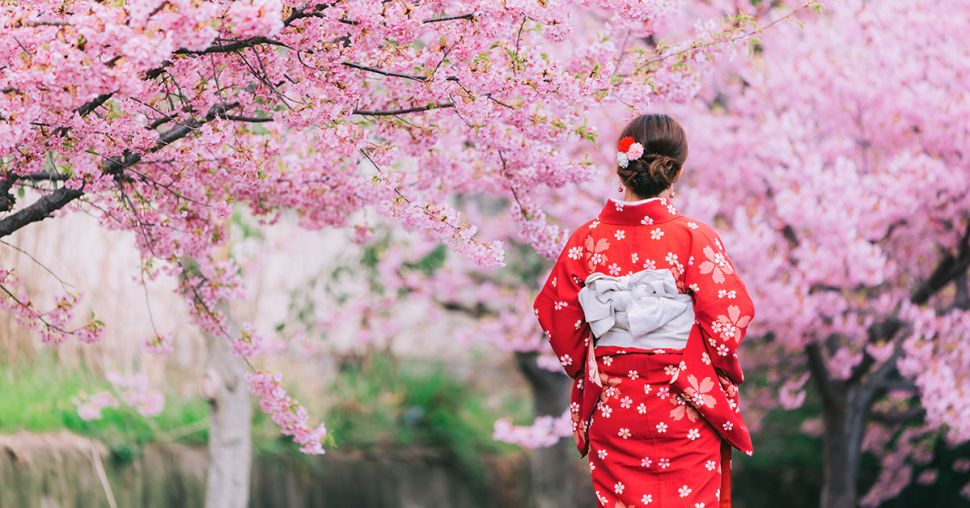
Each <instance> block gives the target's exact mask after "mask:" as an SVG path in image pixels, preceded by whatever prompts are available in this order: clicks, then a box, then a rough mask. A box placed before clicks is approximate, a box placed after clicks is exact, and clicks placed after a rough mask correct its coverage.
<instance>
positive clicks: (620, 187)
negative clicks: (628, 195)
mask: <svg viewBox="0 0 970 508" xmlns="http://www.w3.org/2000/svg"><path fill="white" fill-rule="evenodd" d="M616 192H619V193H620V194H622V193H623V186H622V185H620V186H619V187H617V188H616Z"/></svg>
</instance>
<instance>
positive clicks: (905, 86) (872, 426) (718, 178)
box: [678, 0, 970, 508]
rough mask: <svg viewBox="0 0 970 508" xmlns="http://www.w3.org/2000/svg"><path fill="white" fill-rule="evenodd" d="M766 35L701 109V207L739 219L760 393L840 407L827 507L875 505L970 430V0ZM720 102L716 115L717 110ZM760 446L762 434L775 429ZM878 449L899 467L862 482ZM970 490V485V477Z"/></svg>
mask: <svg viewBox="0 0 970 508" xmlns="http://www.w3.org/2000/svg"><path fill="white" fill-rule="evenodd" d="M827 10H828V12H827V14H826V15H825V16H824V18H823V19H822V20H820V21H818V22H812V23H809V24H808V25H807V26H806V27H804V28H798V27H794V26H790V25H789V26H784V27H779V28H778V29H777V30H774V31H771V32H770V33H765V35H764V37H763V40H762V41H760V43H759V46H758V48H757V49H758V55H757V58H756V59H755V60H754V62H753V64H752V65H749V66H743V67H741V68H740V69H736V70H734V71H733V72H729V73H727V74H725V75H720V76H718V79H716V80H715V81H716V82H717V86H716V88H714V89H710V90H709V92H708V93H705V98H706V101H705V102H704V103H703V104H702V105H701V107H700V108H698V109H696V110H694V111H687V110H683V111H680V114H681V115H682V116H683V117H684V119H685V120H686V121H685V123H686V124H687V125H686V128H687V131H688V132H689V133H690V134H691V139H692V141H693V140H701V141H700V142H694V143H693V144H692V147H691V156H690V161H689V165H688V166H689V167H688V170H687V172H688V176H687V178H688V183H687V187H689V189H685V190H684V191H683V192H678V194H679V195H680V194H683V198H681V199H684V200H685V202H686V205H685V206H684V208H685V209H687V210H688V211H690V212H693V213H694V214H695V215H698V216H700V217H701V218H707V219H708V220H711V221H713V222H715V223H717V224H720V225H721V226H722V228H723V229H725V230H726V233H725V241H726V242H727V243H729V244H730V251H731V252H732V257H733V259H734V261H735V262H736V264H737V265H738V269H739V270H741V271H742V272H743V273H744V274H745V275H746V281H747V283H748V285H749V287H750V288H751V289H752V291H753V292H754V294H755V295H756V304H757V305H758V308H759V311H758V315H759V316H760V317H759V319H758V320H756V322H755V323H754V324H753V325H752V326H753V327H752V330H751V331H752V336H756V335H758V334H759V332H760V334H761V335H762V336H763V337H764V338H763V339H762V340H757V339H751V340H749V341H748V342H747V344H748V346H747V352H746V355H745V357H744V361H745V366H746V368H747V369H749V370H753V369H763V370H762V371H763V372H769V376H770V377H769V379H771V380H772V381H773V382H774V383H777V384H776V385H775V388H776V393H774V394H773V395H772V396H771V397H767V398H762V397H749V398H748V399H747V400H749V401H752V402H756V403H757V404H760V405H769V404H772V405H775V406H777V405H779V404H780V405H781V406H783V407H785V408H789V409H793V408H797V407H799V406H801V405H802V404H803V403H804V401H805V397H806V390H807V389H808V387H807V386H806V385H807V384H808V383H809V381H810V382H811V384H812V386H814V389H815V392H816V393H817V395H818V399H819V400H820V403H821V408H822V410H821V415H820V419H821V428H822V434H823V441H824V455H825V472H824V488H823V491H822V499H821V505H822V506H823V507H825V508H848V507H853V506H856V505H857V504H859V503H860V501H861V503H862V504H863V505H864V506H875V505H877V504H879V503H880V502H882V501H884V500H886V499H889V498H892V497H894V496H896V495H897V494H898V493H899V492H900V491H901V490H902V489H903V488H904V487H905V486H906V485H907V484H909V483H910V482H911V481H912V480H914V479H915V478H917V477H920V479H921V482H922V483H926V482H930V483H931V482H932V481H933V478H934V475H933V474H932V471H924V472H923V473H930V474H923V473H920V469H921V467H922V466H923V465H924V464H926V463H928V462H929V461H930V460H931V459H932V457H933V452H932V450H933V449H934V444H935V443H936V442H937V441H939V440H943V441H945V442H946V443H947V444H950V445H955V444H959V443H964V442H966V441H967V440H968V439H970V424H968V422H970V419H968V418H967V415H968V412H970V403H968V402H967V400H968V397H967V395H968V393H970V377H968V376H970V369H968V364H967V359H968V358H970V352H968V349H967V347H968V344H970V341H968V340H967V339H968V337H970V328H968V326H970V315H968V309H970V297H968V294H970V288H968V283H967V269H968V266H970V197H968V193H967V190H968V189H970V163H968V158H967V157H966V154H965V153H964V152H965V149H964V147H966V146H968V141H970V124H968V123H967V122H966V118H967V116H968V114H970V97H968V96H967V94H966V90H967V89H968V85H970V83H968V81H967V79H968V76H970V54H968V52H967V48H966V44H965V42H964V40H963V37H962V36H961V35H960V34H962V33H965V32H966V30H967V29H968V28H970V10H968V5H967V4H966V3H965V2H959V1H942V2H933V3H919V4H917V3H913V2H906V1H901V0H887V1H881V2H864V1H847V2H840V3H838V4H837V5H830V6H827ZM712 113H713V114H712ZM756 447H757V442H756ZM863 452H873V453H875V454H876V455H877V456H879V457H881V463H882V471H881V473H880V476H879V477H878V479H877V481H876V482H875V484H874V485H872V486H871V488H870V489H869V490H868V492H866V493H865V494H864V496H860V495H859V493H858V489H859V487H860V486H859V485H858V471H859V464H860V459H861V456H862V453H863ZM964 492H966V493H968V494H970V486H968V487H966V488H965V489H964Z"/></svg>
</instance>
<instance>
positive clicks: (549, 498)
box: [515, 353, 577, 508]
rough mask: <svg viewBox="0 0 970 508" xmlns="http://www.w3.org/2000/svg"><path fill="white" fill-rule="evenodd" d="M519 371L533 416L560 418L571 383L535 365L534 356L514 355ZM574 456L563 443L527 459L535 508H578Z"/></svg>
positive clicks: (567, 441)
mask: <svg viewBox="0 0 970 508" xmlns="http://www.w3.org/2000/svg"><path fill="white" fill-rule="evenodd" d="M515 358H516V361H517V362H518V365H519V370H520V371H521V372H522V374H523V375H524V376H525V378H526V379H527V380H528V382H529V388H531V389H532V397H533V404H534V407H535V413H536V416H553V417H558V416H561V415H562V413H563V411H565V410H566V408H567V407H569V388H570V383H571V380H570V379H569V378H568V377H566V376H564V375H563V374H562V373H559V372H551V371H548V370H546V369H543V368H540V367H539V366H538V365H536V355H535V353H516V354H515ZM575 454H576V451H575V448H574V447H573V441H572V439H562V440H560V441H559V442H558V443H556V444H555V445H553V446H550V447H548V448H539V449H536V450H534V451H533V452H532V455H531V457H530V464H529V466H530V473H531V477H532V484H531V494H532V495H531V496H530V497H531V498H532V500H533V506H535V507H536V508H563V507H569V506H577V498H576V491H575V485H574V479H575V478H576V473H575V471H573V456H574V455H575Z"/></svg>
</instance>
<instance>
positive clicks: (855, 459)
mask: <svg viewBox="0 0 970 508" xmlns="http://www.w3.org/2000/svg"><path fill="white" fill-rule="evenodd" d="M868 405H869V404H868V401H866V400H865V396H864V393H863V390H861V389H860V387H859V386H858V385H854V386H848V387H845V391H844V392H842V393H835V394H833V397H832V401H831V403H829V404H825V405H824V406H823V410H822V418H823V421H824V423H825V435H824V451H825V471H824V475H823V482H824V483H823V485H822V499H821V503H820V506H821V507H822V508H856V506H858V492H857V482H858V477H859V461H860V458H861V456H862V437H863V435H864V432H865V428H866V418H867V413H868Z"/></svg>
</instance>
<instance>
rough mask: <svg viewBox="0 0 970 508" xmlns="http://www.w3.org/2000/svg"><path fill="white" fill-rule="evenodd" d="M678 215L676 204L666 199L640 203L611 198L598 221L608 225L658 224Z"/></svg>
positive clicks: (650, 199) (645, 200) (644, 200)
mask: <svg viewBox="0 0 970 508" xmlns="http://www.w3.org/2000/svg"><path fill="white" fill-rule="evenodd" d="M677 215H678V213H677V209H676V208H674V204H673V203H671V202H670V200H669V199H666V198H649V199H643V200H640V201H621V200H618V199H614V198H610V199H609V200H607V201H606V205H605V206H604V207H603V210H602V211H600V214H599V217H598V218H597V220H599V221H600V222H605V223H607V224H631V225H638V224H646V225H649V224H658V223H661V222H667V221H669V220H670V219H673V218H674V217H676V216H677Z"/></svg>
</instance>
